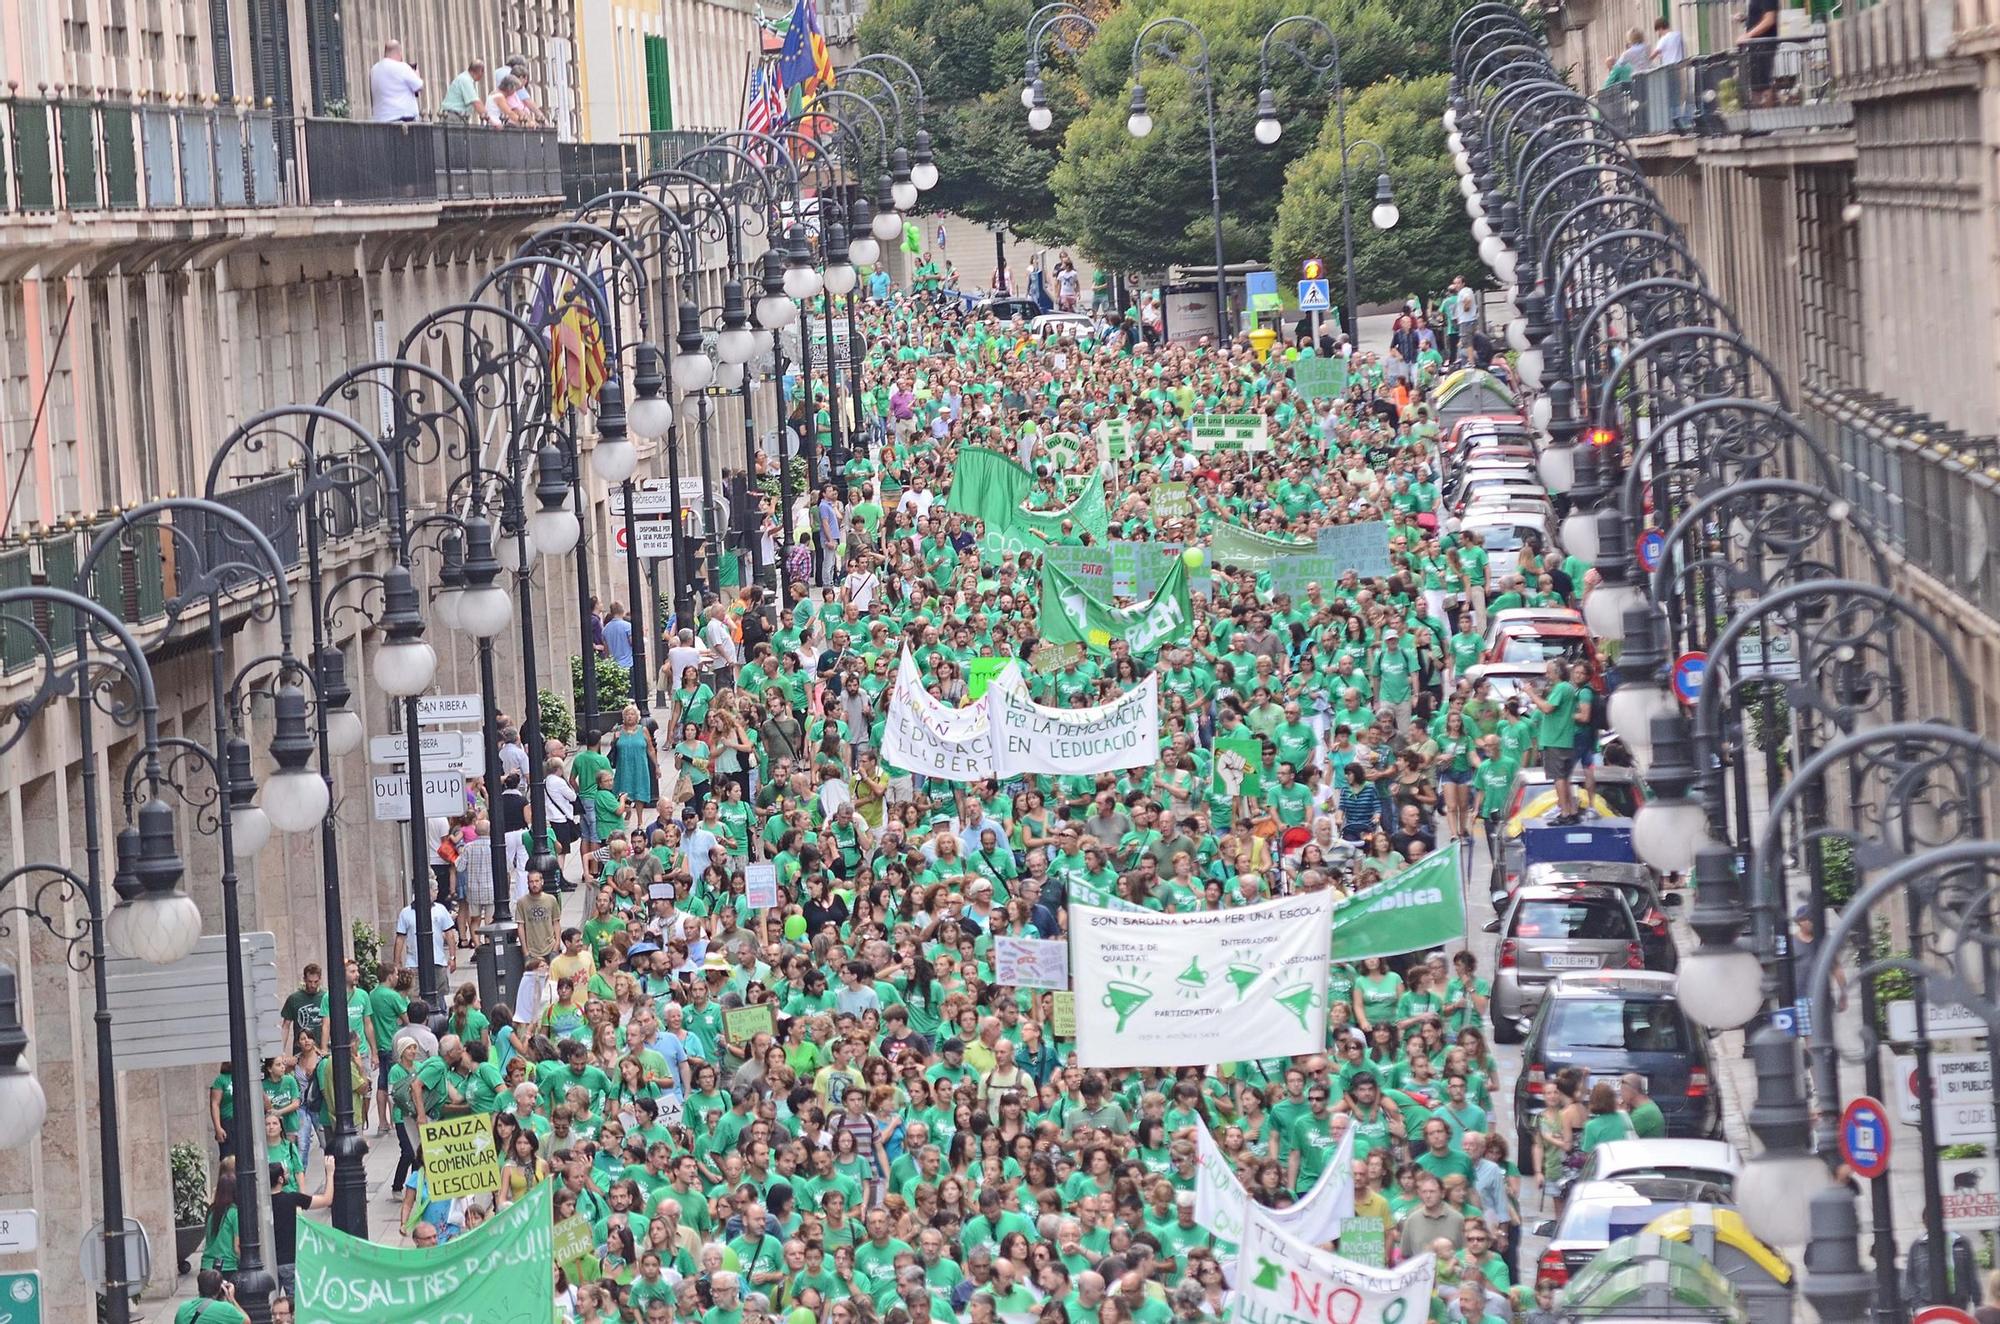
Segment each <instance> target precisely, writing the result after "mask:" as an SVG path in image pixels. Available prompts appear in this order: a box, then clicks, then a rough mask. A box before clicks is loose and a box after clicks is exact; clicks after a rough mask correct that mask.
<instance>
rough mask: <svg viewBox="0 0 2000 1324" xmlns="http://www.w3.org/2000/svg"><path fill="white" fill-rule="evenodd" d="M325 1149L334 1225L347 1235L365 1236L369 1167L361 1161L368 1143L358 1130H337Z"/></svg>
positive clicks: (365, 1237)
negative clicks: (329, 1166)
mask: <svg viewBox="0 0 2000 1324" xmlns="http://www.w3.org/2000/svg"><path fill="white" fill-rule="evenodd" d="M326 1152H327V1153H328V1154H331V1155H332V1156H333V1225H334V1226H335V1227H337V1228H339V1229H340V1230H341V1231H342V1232H345V1233H346V1234H347V1235H348V1236H350V1237H360V1238H362V1239H363V1240H366V1239H367V1237H368V1170H367V1169H366V1168H365V1167H364V1166H363V1164H362V1161H363V1160H364V1159H365V1158H366V1157H367V1155H368V1142H367V1141H366V1140H363V1139H362V1138H361V1136H360V1133H359V1132H356V1131H348V1132H346V1133H345V1134H342V1133H341V1132H338V1131H336V1132H335V1133H334V1134H333V1135H332V1136H331V1137H329V1138H328V1140H327V1143H326Z"/></svg>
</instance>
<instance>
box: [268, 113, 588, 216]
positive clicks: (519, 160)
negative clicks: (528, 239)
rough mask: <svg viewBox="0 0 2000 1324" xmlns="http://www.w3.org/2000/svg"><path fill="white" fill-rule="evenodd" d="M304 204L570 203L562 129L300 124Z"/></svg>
mask: <svg viewBox="0 0 2000 1324" xmlns="http://www.w3.org/2000/svg"><path fill="white" fill-rule="evenodd" d="M296 125H297V129H296V131H297V133H298V141H299V157H300V160H301V161H302V162H303V163H304V169H303V171H302V172H301V175H302V178H301V180H300V183H301V185H302V187H301V189H300V192H301V195H302V196H301V197H300V199H299V200H300V201H301V202H308V203H315V204H320V205H326V204H331V203H336V202H355V203H383V202H482V201H503V200H509V199H517V198H518V199H544V198H546V199H554V198H559V197H561V196H562V193H563V175H562V161H561V157H560V154H559V153H558V151H557V148H558V144H557V142H556V133H555V130H554V129H516V128H492V127H489V126H487V125H484V124H467V123H464V122H462V121H456V120H453V121H445V122H441V123H436V124H424V123H414V122H412V123H386V124H384V123H375V122H373V121H369V120H337V119H302V120H298V121H296Z"/></svg>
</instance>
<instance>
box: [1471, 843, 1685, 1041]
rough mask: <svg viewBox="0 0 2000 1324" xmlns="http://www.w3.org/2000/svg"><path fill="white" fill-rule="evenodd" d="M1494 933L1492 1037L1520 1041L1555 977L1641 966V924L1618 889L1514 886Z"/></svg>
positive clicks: (1643, 957) (1491, 927)
mask: <svg viewBox="0 0 2000 1324" xmlns="http://www.w3.org/2000/svg"><path fill="white" fill-rule="evenodd" d="M1487 930H1488V932H1494V933H1498V934H1500V951H1499V955H1498V957H1497V958H1496V961H1495V966H1496V969H1495V972H1494V976H1493V1024H1494V1037H1495V1038H1496V1039H1499V1040H1500V1041H1501V1042H1503V1043H1518V1042H1519V1041H1520V1035H1521V1031H1522V1029H1523V1028H1525V1023H1526V1022H1527V1020H1528V1018H1529V1017H1531V1016H1533V1015H1534V1013H1535V1008H1536V1007H1537V1006H1539V1005H1541V1001H1542V995H1543V994H1544V993H1546V992H1547V991H1548V987H1549V985H1550V984H1551V983H1552V982H1553V981H1554V980H1556V979H1557V978H1558V977H1560V976H1562V975H1566V974H1576V973H1579V972H1582V971H1589V970H1621V969H1622V970H1643V969H1645V968H1646V955H1645V949H1644V947H1643V945H1642V943H1641V937H1640V933H1639V922H1638V921H1637V920H1635V919H1634V918H1632V908H1631V906H1630V905H1629V904H1627V902H1626V900H1625V894H1624V893H1623V892H1621V891H1620V890H1619V889H1618V888H1616V887H1609V886H1605V885H1602V884H1596V883H1586V884H1583V885H1582V886H1575V885H1571V886H1564V887H1546V886H1526V887H1519V888H1516V889H1515V891H1514V895H1513V897H1512V898H1511V899H1510V900H1509V901H1508V903H1507V910H1506V913H1505V914H1503V915H1501V916H1500V917H1499V918H1498V919H1496V920H1494V921H1493V922H1492V923H1491V924H1489V925H1488V926H1487Z"/></svg>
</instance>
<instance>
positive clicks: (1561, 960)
mask: <svg viewBox="0 0 2000 1324" xmlns="http://www.w3.org/2000/svg"><path fill="white" fill-rule="evenodd" d="M1603 960H1604V958H1603V957H1600V956H1592V955H1591V954H1590V953H1588V952H1571V953H1550V954H1549V955H1548V956H1545V957H1543V958H1542V964H1543V965H1545V966H1547V967H1548V968H1549V969H1551V970H1595V969H1597V968H1598V966H1600V965H1601V964H1603Z"/></svg>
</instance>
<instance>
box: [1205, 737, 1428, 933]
mask: <svg viewBox="0 0 2000 1324" xmlns="http://www.w3.org/2000/svg"><path fill="white" fill-rule="evenodd" d="M1217 743H1220V742H1217ZM1460 887H1461V882H1460V879H1459V874H1458V843H1457V842H1452V843H1451V844H1450V845H1449V846H1446V847H1445V848H1444V849H1443V850H1440V851H1438V852H1436V853H1435V854H1432V855H1426V856H1425V857H1424V858H1423V859H1421V860H1419V861H1417V862H1416V863H1415V864H1413V865H1411V866H1410V867H1409V868H1407V869H1405V870H1403V871H1402V872H1401V873H1399V874H1397V875H1395V876H1394V877H1392V878H1386V879H1384V880H1383V881H1381V882H1379V883H1377V884H1375V885H1374V886H1373V887H1370V888H1367V889H1365V890H1363V891H1361V892H1359V893H1357V894H1356V895H1354V896H1352V897H1350V898H1348V899H1347V900H1346V901H1343V902H1341V903H1340V905H1339V906H1338V907H1337V908H1336V909H1335V910H1334V912H1333V959H1334V960H1336V961H1359V960H1360V959H1361V958H1363V957H1364V956H1400V955H1401V954H1402V953H1404V952H1421V951H1423V950H1425V949H1426V948H1430V947H1442V946H1444V945H1445V944H1446V943H1450V942H1457V941H1459V940H1461V939H1463V938H1464V937H1465V897H1464V894H1463V893H1462V892H1461V891H1460Z"/></svg>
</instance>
